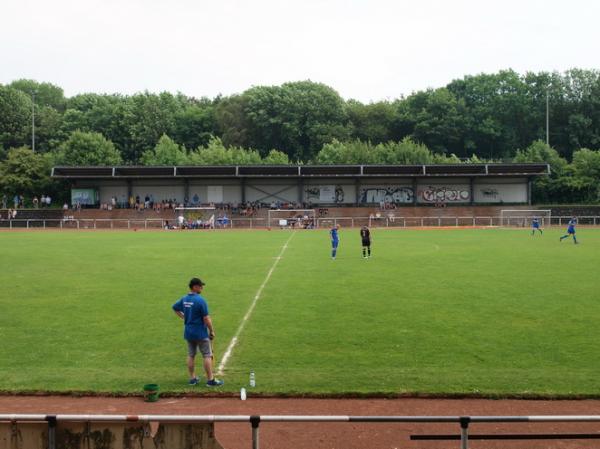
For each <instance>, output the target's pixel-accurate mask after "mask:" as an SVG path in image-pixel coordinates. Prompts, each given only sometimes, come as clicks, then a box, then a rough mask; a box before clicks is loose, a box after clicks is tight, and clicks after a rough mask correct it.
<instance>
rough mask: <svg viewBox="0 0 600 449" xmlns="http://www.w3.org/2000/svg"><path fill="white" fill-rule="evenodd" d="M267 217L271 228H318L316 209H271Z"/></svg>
mask: <svg viewBox="0 0 600 449" xmlns="http://www.w3.org/2000/svg"><path fill="white" fill-rule="evenodd" d="M267 217H268V218H267V220H268V221H267V226H268V227H269V228H281V229H286V228H294V229H314V228H316V227H317V213H316V211H315V209H270V210H269V212H268V216H267Z"/></svg>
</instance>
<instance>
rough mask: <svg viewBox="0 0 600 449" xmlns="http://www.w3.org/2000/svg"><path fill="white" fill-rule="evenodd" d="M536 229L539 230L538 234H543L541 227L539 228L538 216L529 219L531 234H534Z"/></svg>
mask: <svg viewBox="0 0 600 449" xmlns="http://www.w3.org/2000/svg"><path fill="white" fill-rule="evenodd" d="M536 229H537V230H538V231H540V234H544V232H543V231H542V228H540V220H539V219H538V217H533V220H531V235H534V234H535V231H536Z"/></svg>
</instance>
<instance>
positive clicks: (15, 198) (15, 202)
mask: <svg viewBox="0 0 600 449" xmlns="http://www.w3.org/2000/svg"><path fill="white" fill-rule="evenodd" d="M13 205H14V206H15V209H17V208H18V207H19V195H16V194H15V196H14V198H13Z"/></svg>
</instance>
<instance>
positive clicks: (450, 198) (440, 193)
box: [419, 186, 471, 203]
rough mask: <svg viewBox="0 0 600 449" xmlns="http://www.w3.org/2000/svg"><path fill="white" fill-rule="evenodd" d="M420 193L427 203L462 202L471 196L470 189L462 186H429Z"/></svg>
mask: <svg viewBox="0 0 600 449" xmlns="http://www.w3.org/2000/svg"><path fill="white" fill-rule="evenodd" d="M419 194H420V196H421V198H422V199H423V201H425V202H426V203H437V202H444V203H446V202H447V203H452V202H458V203H460V202H465V201H469V199H470V197H471V194H470V192H469V189H468V188H464V187H460V186H427V187H425V188H424V189H422V190H421V191H420V192H419Z"/></svg>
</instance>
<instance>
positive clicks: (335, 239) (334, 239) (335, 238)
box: [329, 224, 340, 260]
mask: <svg viewBox="0 0 600 449" xmlns="http://www.w3.org/2000/svg"><path fill="white" fill-rule="evenodd" d="M339 230H340V225H339V224H337V225H335V226H334V227H333V228H331V231H329V235H330V236H331V259H333V260H335V256H336V254H337V249H338V245H339V244H340V236H339V235H338V231H339Z"/></svg>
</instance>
